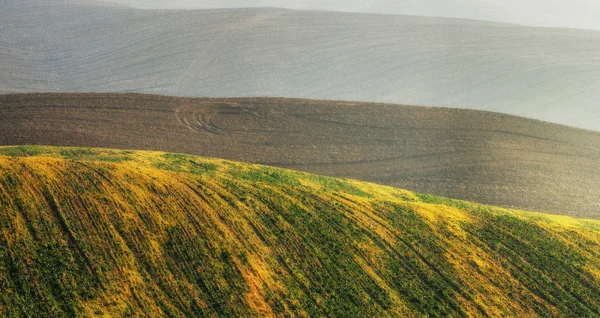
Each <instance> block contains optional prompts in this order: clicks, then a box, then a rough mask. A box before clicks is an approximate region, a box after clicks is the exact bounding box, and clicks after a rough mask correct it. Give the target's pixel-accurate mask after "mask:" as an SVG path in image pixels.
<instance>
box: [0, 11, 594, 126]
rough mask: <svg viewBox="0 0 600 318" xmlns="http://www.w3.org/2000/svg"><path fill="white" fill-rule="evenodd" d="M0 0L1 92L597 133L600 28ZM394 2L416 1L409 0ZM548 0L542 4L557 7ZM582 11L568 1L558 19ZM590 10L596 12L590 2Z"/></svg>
mask: <svg viewBox="0 0 600 318" xmlns="http://www.w3.org/2000/svg"><path fill="white" fill-rule="evenodd" d="M138 1H139V0H138ZM268 1H271V2H274V3H277V5H278V6H282V5H284V4H283V3H281V0H278V1H273V0H260V2H261V3H262V5H263V6H268V5H269V4H268ZM354 1H356V0H354ZM412 1H416V0H412ZM432 1H434V0H429V1H416V2H418V3H419V4H420V5H419V6H421V7H426V8H437V9H440V11H443V12H444V14H443V15H442V16H444V15H449V14H451V12H452V11H453V9H452V8H451V7H453V6H455V5H456V1H453V2H448V0H443V1H440V0H435V1H437V2H446V3H447V5H445V6H438V5H437V4H433V3H432ZM511 1H516V0H511ZM529 1H530V2H531V1H533V0H529ZM536 1H541V0H536ZM576 1H587V2H590V1H592V0H576ZM1 2H2V3H0V93H18V92H139V93H150V94H165V95H177V96H192V97H233V96H240V97H248V96H259V97H263V96H278V97H295V98H312V99H334V100H353V101H368V102H389V103H403V104H410V105H431V106H445V107H460V108H472V109H480V110H489V111H497V112H503V113H509V114H513V115H518V116H526V117H530V118H536V119H542V120H547V121H551V122H556V123H561V124H567V125H571V126H576V127H583V128H588V129H594V130H599V131H600V112H599V111H598V107H597V106H598V103H597V101H598V100H599V99H600V90H598V87H599V85H600V54H598V48H599V47H600V31H588V30H574V29H550V28H531V27H523V26H517V25H506V24H499V23H490V22H481V21H472V20H471V21H470V20H462V19H448V18H431V17H415V16H398V15H391V14H388V15H380V14H356V13H339V12H323V11H320V12H315V11H298V10H284V9H273V8H264V9H223V10H142V9H134V8H127V7H117V6H115V7H108V6H106V5H98V4H97V2H93V1H89V0H28V1H22V0H2V1H1ZM11 2H12V3H13V5H10V3H11ZM117 2H122V1H117ZM139 2H143V3H144V4H146V5H149V2H148V0H142V1H139ZM139 2H138V3H139ZM155 2H157V1H155ZM185 2H186V3H199V2H198V1H190V0H185ZM294 2H296V3H300V5H304V4H306V3H307V2H306V1H302V2H299V1H294ZM309 2H313V3H323V1H320V2H316V1H309ZM377 2H379V1H377ZM394 2H395V3H396V4H397V6H400V7H402V8H403V9H408V8H409V7H410V6H411V5H410V4H409V3H407V0H404V1H402V2H401V3H398V2H397V1H394ZM463 2H464V3H463ZM466 2H470V3H469V4H468V5H467V4H466ZM473 2H475V3H481V2H482V1H481V0H477V1H475V0H463V1H461V3H463V5H460V6H459V7H460V10H459V11H460V12H462V13H465V12H467V11H468V9H467V8H468V7H471V6H472V5H474V3H473ZM483 2H489V1H483ZM547 2H548V1H545V3H546V4H545V5H544V6H543V7H552V6H551V5H549V4H548V3H547ZM5 3H8V4H9V5H8V6H6V4H5ZM160 3H161V4H163V5H165V6H169V5H172V4H173V3H172V1H160ZM204 3H206V2H204ZM227 3H228V4H229V5H231V4H232V3H233V1H231V0H230V1H227ZM243 3H245V5H244V6H251V4H250V2H249V1H243ZM327 3H329V1H327ZM344 3H345V4H348V1H344ZM359 3H360V6H361V7H362V6H365V3H364V1H360V2H359ZM503 3H506V1H504V2H503ZM517 3H518V6H519V7H520V8H522V9H523V8H524V7H525V6H523V5H521V4H520V2H517ZM372 4H373V5H376V4H375V3H372ZM379 4H381V2H379ZM3 5H4V7H3ZM222 5H224V4H223V1H218V2H215V4H214V5H213V6H217V7H218V6H222ZM529 6H531V8H529ZM384 7H387V6H385V5H384ZM534 7H535V6H534V5H533V4H531V3H530V4H529V5H528V6H527V8H528V9H529V10H533V9H532V8H534ZM577 7H578V6H577V5H575V4H572V5H571V6H570V8H569V10H564V9H563V8H562V7H561V16H566V15H568V14H569V13H571V12H572V11H571V10H574V8H577ZM583 7H584V8H585V9H584V10H585V11H586V12H588V13H589V14H590V17H594V20H597V19H596V18H595V17H596V16H597V15H595V14H593V13H592V12H591V11H590V10H591V8H590V7H591V4H587V5H585V6H583ZM538 9H539V8H537V7H536V9H535V10H538ZM418 11H420V10H417V12H415V13H418ZM496 11H497V10H496ZM385 12H386V13H391V12H393V9H389V8H386V10H385ZM536 15H537V16H542V15H543V14H541V13H538V14H536ZM511 16H513V17H515V15H514V14H512V12H511ZM527 17H529V18H531V15H527ZM552 20H553V21H555V22H556V20H557V19H556V17H552ZM578 21H579V22H581V21H582V20H581V19H579V20H578Z"/></svg>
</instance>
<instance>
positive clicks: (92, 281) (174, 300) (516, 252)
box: [0, 146, 600, 317]
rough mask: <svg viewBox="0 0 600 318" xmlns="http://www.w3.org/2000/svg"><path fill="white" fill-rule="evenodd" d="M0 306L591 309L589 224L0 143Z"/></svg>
mask: <svg viewBox="0 0 600 318" xmlns="http://www.w3.org/2000/svg"><path fill="white" fill-rule="evenodd" d="M0 211H1V215H0V223H1V226H0V231H1V232H0V315H2V316H24V315H29V316H47V315H52V316H102V315H111V316H123V315H154V316H156V315H159V316H172V315H187V316H214V315H219V316H339V317H342V316H343V317H361V316H362V317H366V316H422V315H431V316H503V315H508V316H521V317H523V316H533V315H541V316H557V315H559V316H578V317H587V316H597V315H600V302H599V301H598V299H600V222H598V221H592V220H580V219H574V218H569V217H558V216H550V215H544V214H538V213H529V212H527V213H526V212H519V211H512V210H506V209H499V208H493V207H488V206H484V205H479V204H475V203H468V202H463V201H455V200H448V199H444V198H439V197H434V196H430V195H423V194H416V193H412V192H409V191H403V190H399V189H394V188H390V187H383V186H379V185H374V184H369V183H364V182H358V181H353V180H346V179H334V178H327V177H321V176H316V175H311V174H306V173H300V172H293V171H289V170H283V169H278V168H270V167H265V166H258V165H249V164H243V163H236V162H230V161H224V160H217V159H207V158H201V157H195V156H188V155H179V154H169V153H160V152H141V151H121V150H107V149H91V148H58V147H37V146H36V147H28V146H23V147H1V148H0Z"/></svg>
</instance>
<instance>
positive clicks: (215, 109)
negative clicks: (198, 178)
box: [0, 94, 600, 218]
mask: <svg viewBox="0 0 600 318" xmlns="http://www.w3.org/2000/svg"><path fill="white" fill-rule="evenodd" d="M30 144H36V145H61V146H89V147H107V148H122V149H145V150H162V151H169V152H180V153H189V154H196V155H202V156H208V157H219V158H226V159H232V160H238V161H246V162H253V163H261V164H266V165H273V166H279V167H285V168H290V169H296V170H303V171H309V172H313V173H318V174H324V175H331V176H340V177H348V178H354V179H360V180H366V181H372V182H376V183H380V184H386V185H391V186H395V187H400V188H405V189H410V190H414V191H419V192H424V193H431V194H436V195H441V196H446V197H451V198H458V199H465V200H471V201H476V202H480V203H486V204H494V205H500V206H504V207H515V208H520V209H528V210H537V211H544V212H550V213H558V214H569V215H573V216H577V217H588V218H600V133H596V132H592V131H586V130H581V129H575V128H570V127H566V126H560V125H555V124H550V123H545V122H541V121H536V120H530V119H524V118H520V117H514V116H508V115H502V114H496V113H489V112H481V111H473V110H460V109H446V108H427V107H413V106H399V105H389V104H372V103H353V102H336V101H314V100H299V99H276V98H235V99H202V98H178V97H164V96H155V95H138V94H16V95H2V96H0V145H30Z"/></svg>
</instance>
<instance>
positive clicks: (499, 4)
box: [105, 0, 600, 30]
mask: <svg viewBox="0 0 600 318" xmlns="http://www.w3.org/2000/svg"><path fill="white" fill-rule="evenodd" d="M105 1H106V2H111V3H119V4H125V5H130V6H135V7H139V8H160V9H169V8H170V9H207V8H239V7H280V8H290V9H302V10H330V11H345V12H360V13H384V14H407V15H420V16H434V17H453V18H463V19H475V20H485V21H500V22H506V23H516V24H522V25H529V26H545V27H566V28H579V29H596V30H598V29H600V21H598V16H600V3H598V1H596V0H571V1H547V0H504V1H495V0H402V1H397V0H370V1H364V0H327V1H322V0H305V1H295V0H192V1H190V0H170V1H160V0H105Z"/></svg>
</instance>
